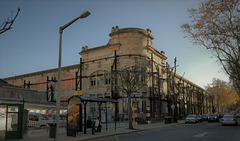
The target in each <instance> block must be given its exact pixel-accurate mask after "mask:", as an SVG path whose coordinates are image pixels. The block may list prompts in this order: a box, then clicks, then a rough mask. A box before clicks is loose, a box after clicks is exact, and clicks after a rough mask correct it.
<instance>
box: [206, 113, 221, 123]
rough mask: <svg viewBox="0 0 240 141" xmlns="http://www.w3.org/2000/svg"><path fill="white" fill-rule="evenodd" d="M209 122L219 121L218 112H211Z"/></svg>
mask: <svg viewBox="0 0 240 141" xmlns="http://www.w3.org/2000/svg"><path fill="white" fill-rule="evenodd" d="M208 122H219V118H218V116H217V115H216V114H209V115H208Z"/></svg>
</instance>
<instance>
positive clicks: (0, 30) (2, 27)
mask: <svg viewBox="0 0 240 141" xmlns="http://www.w3.org/2000/svg"><path fill="white" fill-rule="evenodd" d="M19 12H20V8H18V11H17V13H16V15H15V17H14V18H11V19H9V17H8V19H7V20H6V19H5V22H3V23H2V24H1V25H0V34H2V33H4V32H6V31H8V30H10V29H12V25H13V23H14V21H15V20H16V18H17V16H18V14H19Z"/></svg>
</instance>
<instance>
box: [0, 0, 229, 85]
mask: <svg viewBox="0 0 240 141" xmlns="http://www.w3.org/2000/svg"><path fill="white" fill-rule="evenodd" d="M202 1H203V0H0V24H1V23H3V22H4V21H5V19H7V18H8V17H10V18H11V16H14V15H15V14H16V12H17V9H18V7H20V9H21V11H20V13H19V16H18V17H17V19H16V21H15V22H14V24H13V26H12V27H13V28H12V29H11V30H9V31H7V32H5V33H3V34H0V78H7V77H13V76H18V75H22V74H27V73H32V72H38V71H43V70H48V69H53V68H57V67H58V51H59V50H58V49H59V27H60V26H63V25H64V24H66V23H68V22H70V21H71V20H72V19H74V18H76V17H78V16H79V15H80V14H81V13H82V12H83V11H85V10H88V11H89V12H91V15H89V16H88V17H87V18H84V19H80V20H78V21H76V22H75V23H73V24H72V25H71V26H69V27H68V28H66V29H65V30H64V31H63V37H62V38H63V41H62V66H69V65H74V64H78V63H79V60H80V57H81V56H80V55H79V52H80V51H81V49H82V46H86V45H88V47H89V48H94V47H98V46H102V45H106V44H107V43H108V40H109V39H110V37H109V33H110V32H111V29H112V27H113V26H114V27H115V26H117V25H118V26H119V27H120V28H128V27H135V28H142V29H147V28H149V29H150V30H151V31H152V35H153V36H154V40H153V45H154V47H155V48H156V49H157V50H159V51H164V52H165V55H166V57H167V58H168V59H167V62H168V63H169V64H170V65H171V66H173V62H174V58H175V57H177V65H179V66H178V67H177V74H179V75H180V76H183V77H184V78H186V79H188V80H189V81H191V82H193V83H195V84H197V85H199V86H200V87H204V86H206V85H207V84H210V83H211V82H212V79H213V78H217V79H221V80H224V81H228V76H227V75H226V73H225V72H224V70H223V68H222V67H221V65H220V63H218V62H217V59H216V58H214V57H212V54H211V52H209V51H208V50H206V49H205V48H204V47H202V46H197V45H194V44H193V43H192V42H191V41H190V39H188V38H184V37H185V34H184V33H183V32H182V30H181V28H180V26H181V25H182V24H184V23H187V22H190V21H191V19H189V14H188V12H187V9H188V8H193V7H198V6H199V4H200V3H201V2H202Z"/></svg>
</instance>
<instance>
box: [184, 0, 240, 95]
mask: <svg viewBox="0 0 240 141" xmlns="http://www.w3.org/2000/svg"><path fill="white" fill-rule="evenodd" d="M239 4H240V1H239V0H208V1H206V2H203V3H201V5H200V7H199V8H196V9H195V8H193V9H189V10H188V12H189V14H190V18H191V19H192V20H191V23H187V24H183V25H182V26H181V28H182V29H183V31H184V32H185V33H187V37H189V38H190V39H192V41H193V42H194V43H196V44H199V45H201V46H204V47H205V48H206V49H208V50H211V51H212V53H213V55H214V56H216V58H217V59H218V60H219V62H220V63H221V65H222V66H223V68H224V70H225V71H226V73H227V74H228V75H229V77H230V79H231V80H232V81H233V82H234V84H235V87H236V88H237V89H238V92H239V94H240V71H239V70H240V38H239V35H240V32H239V29H240V16H239V15H240V9H239V7H240V6H239Z"/></svg>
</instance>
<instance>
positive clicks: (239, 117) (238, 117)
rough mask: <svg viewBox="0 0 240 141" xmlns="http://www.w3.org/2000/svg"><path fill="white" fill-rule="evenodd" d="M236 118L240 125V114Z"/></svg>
mask: <svg viewBox="0 0 240 141" xmlns="http://www.w3.org/2000/svg"><path fill="white" fill-rule="evenodd" d="M235 118H236V121H237V124H238V125H240V113H237V114H236V115H235Z"/></svg>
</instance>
